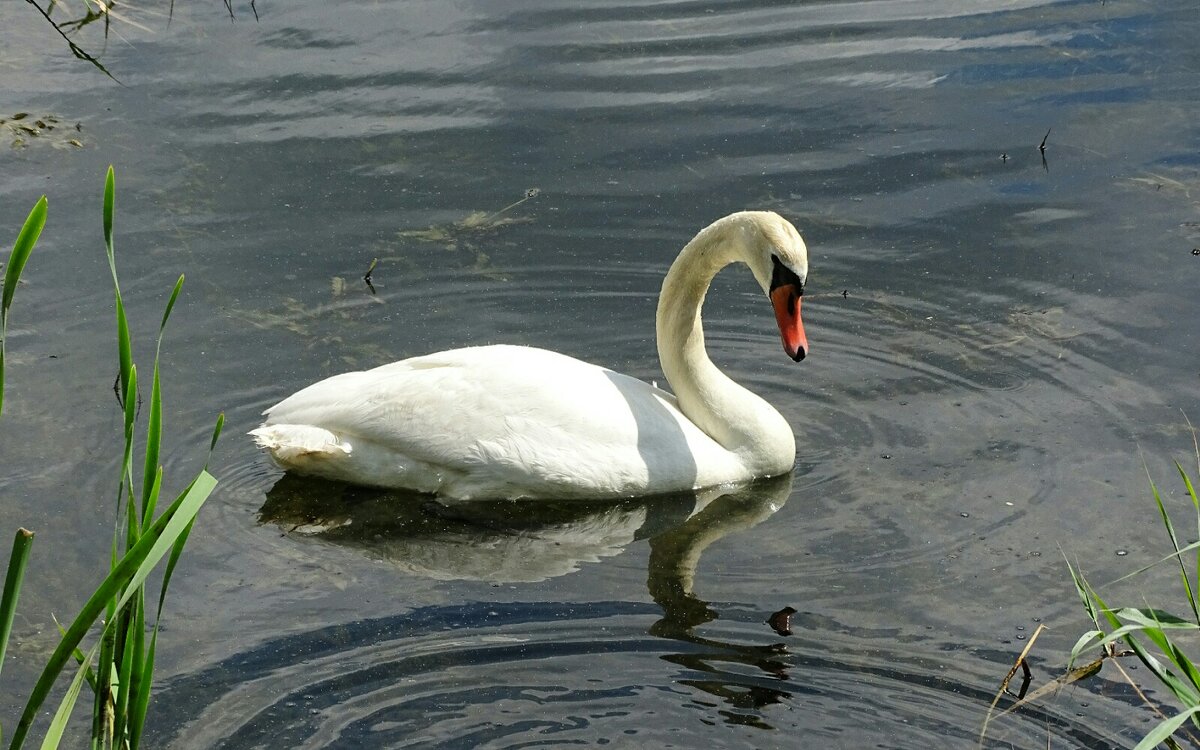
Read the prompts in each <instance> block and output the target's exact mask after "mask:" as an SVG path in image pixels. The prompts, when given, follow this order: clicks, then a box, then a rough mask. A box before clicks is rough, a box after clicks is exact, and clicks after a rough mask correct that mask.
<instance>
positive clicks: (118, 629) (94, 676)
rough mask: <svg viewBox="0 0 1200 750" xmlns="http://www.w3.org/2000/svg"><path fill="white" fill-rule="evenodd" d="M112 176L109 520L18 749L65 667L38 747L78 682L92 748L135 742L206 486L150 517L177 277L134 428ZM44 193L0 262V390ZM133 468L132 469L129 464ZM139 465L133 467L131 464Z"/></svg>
mask: <svg viewBox="0 0 1200 750" xmlns="http://www.w3.org/2000/svg"><path fill="white" fill-rule="evenodd" d="M114 200H115V179H114V175H113V170H112V167H109V169H108V174H107V177H106V179H105V185H104V212H103V225H104V244H105V250H106V253H107V256H108V264H109V269H110V271H111V272H112V281H113V290H114V295H115V306H116V323H117V353H118V362H119V376H118V385H117V392H118V398H119V401H120V404H121V407H122V410H123V413H124V430H123V433H124V441H123V450H122V454H121V463H120V473H119V476H118V477H115V479H117V483H116V484H117V487H116V498H115V500H116V502H115V508H116V523H115V525H114V527H113V536H112V544H111V553H110V555H109V561H108V567H109V572H108V575H107V576H106V577H105V578H104V580H103V581H102V582H101V583H100V585H99V586H98V587H97V588H96V590H95V591H94V592H93V593H92V595H91V596H90V597H89V598H88V600H87V602H86V603H85V604H84V605H83V608H82V609H81V611H80V612H79V614H78V616H76V618H75V619H74V620H73V621H72V622H71V623H70V624H69V625H68V626H67V627H66V628H60V629H61V631H62V639H61V640H60V641H59V643H58V646H57V647H56V648H55V650H54V652H53V654H52V655H51V656H50V658H49V660H48V661H47V663H46V665H45V668H44V669H43V670H42V673H41V675H40V677H39V678H38V680H37V682H36V683H35V685H34V687H33V691H32V693H31V695H30V697H29V700H28V702H27V703H26V705H25V709H24V711H23V712H22V714H21V716H20V718H19V720H18V721H17V725H16V727H15V729H14V730H13V733H12V738H11V741H10V744H9V747H10V748H19V747H22V746H23V745H24V743H25V740H26V739H27V738H28V736H29V734H30V732H31V730H32V728H33V722H34V719H35V718H36V717H37V716H38V714H39V712H40V710H41V708H42V706H43V705H44V704H45V702H46V700H47V699H48V697H49V696H50V693H51V691H52V689H53V688H54V686H55V684H56V682H57V680H58V678H59V676H60V675H61V674H62V673H63V672H64V671H66V670H67V669H68V666H69V665H71V666H72V668H73V670H74V675H73V677H72V679H71V682H70V685H69V686H68V688H67V690H66V693H65V695H64V696H63V697H62V699H61V701H60V703H59V705H58V708H57V710H56V711H55V713H54V716H53V718H52V720H51V722H50V725H49V727H48V728H47V730H46V734H45V738H44V740H43V743H42V747H43V748H54V747H58V745H59V743H60V742H61V741H62V739H63V737H64V734H65V732H66V729H67V724H68V720H69V719H70V717H71V714H72V712H73V710H74V708H75V704H76V703H77V702H78V699H79V696H80V694H81V692H82V688H83V685H84V684H85V683H86V684H87V685H88V687H89V688H90V689H91V691H92V694H93V701H92V716H91V732H90V734H91V747H92V748H114V747H116V748H131V749H133V748H137V747H138V745H139V743H140V739H141V734H142V730H143V727H144V726H145V721H146V714H147V709H148V707H149V703H150V688H151V685H152V683H153V674H154V659H155V651H156V647H157V644H158V631H159V623H160V621H161V617H162V610H163V605H164V603H165V601H166V596H167V589H168V586H169V584H170V581H171V576H172V573H173V572H174V570H175V566H176V564H177V563H178V561H179V556H180V554H181V553H182V552H183V548H184V545H185V544H186V542H187V539H188V536H189V534H190V532H191V529H192V524H193V523H194V522H195V518H196V514H197V513H198V512H199V510H200V507H201V506H202V505H203V504H204V501H205V500H206V499H207V498H208V496H209V494H210V493H211V492H212V490H213V488H214V487H215V486H216V479H214V478H213V477H212V475H211V474H209V473H208V471H207V465H206V466H205V468H204V469H202V470H201V471H200V473H199V474H198V475H197V476H196V477H195V478H194V479H193V480H192V481H191V482H190V483H188V485H187V486H186V487H185V488H184V489H183V491H182V492H180V493H179V494H178V495H177V496H176V497H175V498H174V499H173V500H172V501H171V502H170V503H169V504H168V505H167V507H166V508H165V509H163V510H162V512H161V513H158V514H157V515H156V512H157V511H158V507H159V504H160V494H161V492H162V488H163V467H162V465H161V464H160V463H159V450H160V447H161V439H162V419H163V402H162V388H161V381H160V373H159V361H158V360H159V357H158V355H159V351H160V350H161V347H162V336H163V331H164V330H165V328H166V324H167V320H168V319H169V317H170V315H171V309H172V308H173V307H174V304H175V301H176V299H177V298H178V296H179V292H180V290H181V289H182V287H183V277H182V276H180V277H179V280H178V281H177V282H176V284H175V287H174V289H173V290H172V291H171V295H170V298H169V299H168V301H167V304H166V309H165V310H164V312H163V316H162V320H161V322H160V324H159V329H158V339H157V343H156V346H155V354H154V365H153V369H152V373H153V374H152V377H151V381H150V399H149V403H148V414H147V416H146V420H145V425H144V427H143V428H142V429H141V435H140V436H139V435H138V432H139V430H138V421H139V420H138V417H139V415H140V412H141V406H142V399H141V396H140V390H139V385H138V383H139V381H138V370H137V366H136V365H135V364H134V362H133V355H132V349H133V347H132V341H131V337H130V329H129V321H128V319H127V318H126V315H125V306H124V302H123V301H122V298H121V288H120V284H119V282H118V279H117V266H116V259H115V254H114V250H113V214H114ZM45 219H46V199H45V198H44V197H43V198H42V199H41V200H39V201H38V203H37V204H36V205H35V206H34V208H33V210H32V211H31V212H30V214H29V218H28V219H27V220H26V222H25V226H24V228H23V229H22V230H21V233H20V234H19V235H18V239H17V242H16V244H15V245H14V249H13V252H12V253H11V254H10V256H9V261H8V265H7V267H6V269H5V279H4V295H3V306H2V310H3V319H2V321H0V393H2V390H3V389H2V386H3V364H4V362H3V356H2V351H3V345H4V342H3V331H4V328H3V327H4V325H5V324H6V323H7V317H8V311H9V307H10V305H11V302H12V296H13V292H14V291H15V289H16V286H17V283H18V281H19V279H20V275H21V271H22V270H23V268H24V266H25V263H26V261H27V260H28V258H29V256H30V254H31V252H32V250H33V248H34V245H35V244H36V242H37V238H38V235H39V234H40V232H41V229H42V227H43V226H44V224H45ZM2 403H3V402H2V401H0V405H2ZM223 421H224V416H223V415H221V416H218V418H217V422H216V427H215V428H214V430H213V434H212V441H211V442H210V444H209V452H210V454H211V451H212V449H213V446H215V444H216V441H217V438H218V437H219V435H220V432H221V427H222V424H223ZM139 438H140V442H141V443H142V446H143V453H142V455H141V456H139V458H140V461H135V443H137V442H139ZM135 465H136V468H135ZM138 469H140V471H138ZM32 541H33V534H32V533H31V532H29V531H27V530H25V529H20V530H18V531H17V534H16V538H15V540H14V543H13V551H12V554H11V556H10V558H9V563H8V571H7V575H6V578H5V585H4V592H3V596H2V598H0V667H2V666H3V656H4V651H5V646H6V645H7V642H8V636H9V633H10V631H11V626H12V621H13V616H14V613H15V610H16V605H17V600H18V598H19V594H20V591H21V585H22V579H23V577H24V571H25V567H26V563H27V562H28V559H29V555H30V552H31V547H32ZM164 557H166V558H167V562H166V566H165V569H164V570H163V573H162V582H161V584H160V586H159V590H158V593H157V600H155V599H154V598H151V599H149V600H148V599H147V591H146V580H147V578H148V577H149V575H150V573H151V572H152V571H153V570H154V569H155V568H156V567H157V565H158V563H159V562H160V561H161V560H162V559H163V558H164ZM89 634H91V636H92V638H93V639H94V643H93V645H92V646H91V647H90V648H89V649H88V651H87V652H86V653H85V652H84V650H83V647H82V644H83V642H84V640H85V638H87V637H88V636H89Z"/></svg>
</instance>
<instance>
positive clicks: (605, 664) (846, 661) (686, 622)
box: [154, 477, 1124, 748]
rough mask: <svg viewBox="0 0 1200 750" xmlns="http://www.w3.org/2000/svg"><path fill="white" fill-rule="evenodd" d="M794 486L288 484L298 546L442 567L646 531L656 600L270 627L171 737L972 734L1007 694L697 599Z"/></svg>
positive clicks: (400, 565) (1054, 718) (184, 684)
mask: <svg viewBox="0 0 1200 750" xmlns="http://www.w3.org/2000/svg"><path fill="white" fill-rule="evenodd" d="M791 488H792V479H791V477H782V478H778V479H774V480H767V481H762V482H757V483H753V484H750V485H746V486H742V487H736V488H724V489H719V490H714V491H711V492H707V493H694V494H693V493H689V494H687V495H672V496H660V497H656V498H643V499H631V500H627V501H620V502H610V503H579V502H562V503H557V502H545V501H538V502H532V501H531V502H490V503H484V502H474V503H459V504H455V505H453V506H445V505H442V504H440V503H438V502H436V501H435V500H433V499H432V498H430V497H419V496H403V497H400V496H397V493H390V492H381V491H372V490H364V489H362V488H357V487H350V486H346V485H340V484H335V483H331V482H323V481H313V480H307V479H298V478H292V477H284V478H283V479H281V480H280V482H279V483H278V484H276V485H275V487H274V488H273V489H272V490H271V492H270V493H269V494H268V496H267V499H266V502H265V503H264V505H263V506H262V508H261V510H260V520H261V522H263V523H270V524H275V525H277V526H279V527H280V528H282V529H283V530H284V531H285V532H286V533H288V534H289V535H291V536H293V537H296V543H297V544H301V545H305V544H310V545H311V544H314V543H322V544H336V545H339V546H343V547H347V548H350V549H354V550H358V551H361V552H362V553H363V554H365V555H369V556H372V557H374V558H377V559H379V560H382V561H385V562H386V563H387V564H390V565H394V566H396V568H397V569H398V571H403V573H405V574H413V575H420V576H427V577H432V578H436V579H440V580H445V579H456V578H471V579H476V580H490V581H537V580H542V579H544V578H547V577H550V576H556V575H563V574H565V573H569V572H571V571H572V570H574V569H575V568H577V567H578V566H579V564H580V563H582V562H585V561H594V560H598V559H600V558H603V557H609V556H613V555H617V554H620V553H621V552H622V551H623V550H624V549H625V548H626V547H627V546H628V545H630V544H631V543H634V542H637V541H639V540H646V541H647V542H648V545H649V560H648V570H647V579H646V580H647V589H648V591H649V595H650V598H651V599H653V602H654V604H651V603H649V602H646V601H615V600H607V599H598V600H596V601H587V602H529V601H513V602H494V601H491V602H467V603H463V604H451V605H438V606H427V607H420V608H417V609H413V610H411V611H408V612H404V613H402V614H396V615H391V616H386V617H380V618H371V619H364V620H359V621H355V622H350V623H346V624H339V625H331V626H327V627H322V628H318V629H315V630H311V631H307V632H303V633H299V634H293V635H288V636H283V637H275V638H271V639H269V640H266V641H264V642H261V643H259V644H257V645H255V646H253V647H251V648H249V649H247V650H245V651H243V652H241V653H238V654H236V655H234V656H231V657H228V658H226V659H224V660H222V661H220V662H218V663H216V664H214V665H212V666H210V667H207V668H205V669H202V670H200V671H197V672H194V673H191V674H186V675H183V676H180V677H178V678H176V679H174V680H173V681H171V682H170V683H168V684H167V685H166V686H165V689H164V690H163V691H162V692H161V693H160V694H159V696H158V698H157V706H158V707H159V709H160V710H161V713H160V714H159V715H157V716H156V721H157V722H159V723H158V726H161V727H168V728H170V730H169V731H170V732H171V736H161V737H157V738H156V740H155V742H154V744H155V745H156V746H172V747H184V746H186V747H189V748H200V747H220V748H242V747H265V748H285V747H286V748H291V747H301V746H303V747H399V746H404V747H413V746H415V747H435V746H436V747H463V748H466V747H480V746H520V745H523V744H526V743H530V742H536V743H539V744H540V743H544V742H550V743H555V742H557V743H565V744H588V745H593V744H601V743H605V742H612V741H617V742H621V741H624V742H636V743H637V744H638V746H665V745H674V746H683V747H688V746H701V745H703V744H704V743H706V742H709V743H711V742H712V740H713V736H712V732H713V731H714V727H723V728H724V729H723V730H722V731H723V732H725V733H726V734H725V735H724V736H722V738H721V742H720V744H721V745H722V746H734V747H761V746H762V743H763V742H764V741H768V742H771V741H773V740H764V738H766V737H770V736H774V737H780V736H782V735H777V734H774V733H776V732H783V733H786V735H787V736H791V737H796V736H807V737H811V738H813V739H821V738H824V739H825V740H827V741H829V742H836V743H847V742H848V743H851V744H839V745H838V746H866V745H868V744H872V743H874V744H879V743H880V742H882V743H883V744H884V745H886V746H893V747H909V746H914V744H912V743H916V742H918V741H919V740H920V738H921V737H926V738H927V737H928V736H930V735H929V734H928V733H929V732H935V733H937V736H942V737H954V738H956V739H958V740H961V741H974V739H975V734H974V732H975V731H976V728H977V727H978V725H979V722H980V721H981V720H982V716H983V714H984V712H985V711H986V708H987V705H988V704H989V703H990V701H991V698H992V693H991V692H990V690H991V688H990V687H981V686H980V685H979V684H972V682H971V681H970V675H966V674H962V675H960V674H957V673H956V672H954V671H949V672H948V671H946V669H945V668H944V666H942V665H931V664H929V663H927V661H923V660H922V659H919V658H916V657H912V656H910V655H908V654H906V653H905V651H904V646H903V644H900V643H895V644H893V645H892V646H890V647H881V645H880V634H879V633H878V632H874V631H871V630H870V629H868V628H864V627H860V626H856V625H853V624H850V623H839V622H834V621H832V620H830V619H828V618H825V617H822V616H819V615H815V614H811V613H804V612H801V613H797V614H796V615H795V617H794V618H793V628H794V630H795V632H796V636H795V637H793V638H790V639H788V642H786V643H785V642H782V639H781V637H780V636H779V635H777V634H776V633H774V632H772V631H771V629H770V628H768V627H767V625H766V623H765V622H764V620H765V619H766V615H767V613H766V612H762V611H758V610H757V609H756V608H754V607H748V606H747V605H740V604H737V603H718V602H712V601H709V600H707V599H705V598H704V597H703V595H702V593H700V592H698V591H697V579H698V571H699V569H700V563H701V558H702V556H703V554H704V552H705V550H706V549H707V548H709V547H711V546H712V545H713V544H716V543H718V542H720V541H722V540H726V539H729V538H731V537H734V538H736V537H738V536H739V535H742V539H741V540H740V541H741V542H742V543H752V542H751V540H749V539H747V538H746V537H745V536H744V532H746V531H747V530H749V529H751V528H753V527H754V526H756V525H758V524H759V523H761V522H763V521H764V520H766V519H768V518H769V517H770V516H771V515H772V514H773V513H775V511H777V510H778V509H779V508H780V507H782V506H783V505H784V504H785V503H786V502H787V500H788V496H789V494H790V492H791ZM318 540H319V542H318ZM700 578H703V577H702V576H700ZM398 585H399V586H400V588H401V589H402V587H403V581H402V580H399V581H398ZM814 585H819V582H815V583H814ZM885 638H886V635H885ZM856 717H857V718H856ZM1006 721H1007V725H1005V726H1001V727H1000V728H999V729H997V730H995V731H994V734H995V736H996V737H997V739H996V740H995V741H992V740H990V739H989V741H988V742H986V743H985V744H984V745H983V746H984V747H1006V748H1007V747H1036V746H1039V744H1041V745H1042V746H1044V742H1045V741H1046V738H1047V737H1048V736H1056V737H1060V738H1069V741H1071V742H1073V743H1076V744H1078V743H1083V744H1085V745H1086V746H1087V747H1092V748H1110V747H1113V748H1115V747H1123V746H1124V745H1121V744H1112V743H1110V742H1109V741H1108V740H1106V739H1105V738H1103V737H1097V736H1092V735H1090V734H1089V733H1088V730H1087V729H1086V728H1085V727H1081V726H1080V725H1079V723H1078V722H1077V721H1075V720H1073V719H1072V718H1069V717H1068V716H1066V715H1064V716H1059V715H1057V714H1056V713H1054V712H1053V711H1043V710H1041V709H1034V710H1032V711H1028V712H1026V713H1025V714H1024V715H1023V716H1018V717H1011V719H1008V720H1006ZM763 732H770V733H772V734H770V735H764V734H763ZM747 733H749V734H747ZM801 733H802V734H801Z"/></svg>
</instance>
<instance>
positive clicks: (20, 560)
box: [0, 529, 33, 670]
mask: <svg viewBox="0 0 1200 750" xmlns="http://www.w3.org/2000/svg"><path fill="white" fill-rule="evenodd" d="M32 546H33V532H32V531H29V530H28V529H17V534H16V536H15V537H13V546H12V554H10V555H9V556H8V573H7V574H5V576H4V593H3V595H0V670H3V669H4V655H5V652H7V650H8V637H9V635H10V634H11V633H12V624H13V618H14V617H15V616H16V614H17V599H19V598H20V596H21V581H22V580H23V579H24V578H25V567H26V565H27V564H28V563H29V550H30V548H31V547H32Z"/></svg>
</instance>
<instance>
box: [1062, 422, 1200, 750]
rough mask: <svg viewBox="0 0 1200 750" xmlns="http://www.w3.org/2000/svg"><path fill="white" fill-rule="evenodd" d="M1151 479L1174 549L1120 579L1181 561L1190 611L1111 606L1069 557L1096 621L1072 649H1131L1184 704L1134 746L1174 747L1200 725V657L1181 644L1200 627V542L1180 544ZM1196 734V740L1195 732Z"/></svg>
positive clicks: (1198, 508) (1190, 491)
mask: <svg viewBox="0 0 1200 750" xmlns="http://www.w3.org/2000/svg"><path fill="white" fill-rule="evenodd" d="M1194 437H1195V435H1194V434H1193V438H1194ZM1196 456H1197V464H1198V465H1200V447H1198V448H1197V451H1196ZM1175 468H1176V470H1177V471H1178V472H1179V477H1180V479H1181V480H1182V482H1183V487H1184V490H1185V492H1186V494H1187V497H1188V498H1189V499H1190V500H1191V504H1192V509H1193V511H1194V512H1195V514H1196V534H1197V537H1198V538H1200V499H1197V496H1196V487H1195V485H1194V484H1193V483H1192V480H1191V478H1190V477H1189V476H1188V473H1187V471H1185V470H1184V468H1183V466H1182V465H1181V464H1180V463H1179V462H1178V461H1176V462H1175ZM1147 478H1148V479H1149V481H1150V491H1151V493H1152V494H1153V495H1154V502H1155V504H1156V505H1157V506H1158V512H1159V516H1160V518H1161V519H1162V524H1163V527H1164V528H1165V529H1166V532H1167V537H1168V538H1169V539H1170V543H1171V549H1172V550H1173V551H1172V552H1171V554H1169V555H1167V556H1166V557H1164V558H1162V559H1161V560H1158V561H1157V562H1155V563H1153V564H1151V565H1148V566H1146V567H1144V568H1141V569H1140V570H1137V571H1134V572H1133V573H1130V574H1129V575H1127V576H1125V577H1124V578H1121V579H1119V580H1122V581H1123V580H1125V579H1127V578H1131V577H1133V576H1136V575H1138V574H1140V573H1143V572H1145V571H1146V570H1149V569H1150V568H1152V567H1155V566H1157V565H1160V564H1162V563H1170V562H1172V561H1173V563H1174V564H1177V565H1178V566H1179V581H1180V589H1179V593H1180V594H1182V597H1181V599H1182V601H1183V602H1184V603H1185V604H1186V607H1187V614H1186V616H1184V617H1179V616H1176V615H1174V614H1171V613H1169V612H1166V611H1164V610H1162V609H1158V608H1155V607H1151V606H1149V605H1148V604H1147V605H1146V606H1143V607H1112V606H1109V605H1108V603H1107V602H1106V601H1105V600H1104V599H1103V598H1102V597H1101V596H1100V594H1099V593H1098V592H1097V591H1096V589H1095V587H1093V586H1092V585H1091V584H1089V583H1088V581H1087V579H1086V578H1085V577H1084V575H1083V573H1082V572H1081V571H1080V570H1079V569H1078V568H1077V567H1076V566H1072V565H1071V564H1070V561H1068V562H1067V568H1068V570H1070V573H1071V578H1072V580H1074V582H1075V589H1076V591H1077V592H1078V594H1079V599H1080V601H1081V602H1082V603H1083V607H1084V610H1085V611H1086V612H1087V614H1088V617H1089V618H1090V619H1091V620H1092V623H1093V624H1094V625H1095V627H1094V629H1093V630H1089V631H1088V632H1087V633H1084V634H1083V636H1082V637H1080V639H1079V640H1078V641H1077V642H1076V644H1075V647H1074V648H1073V649H1072V650H1071V661H1072V663H1074V662H1075V661H1076V660H1077V659H1078V658H1079V657H1080V656H1082V655H1083V654H1084V653H1085V652H1089V651H1093V650H1097V649H1099V650H1100V652H1101V658H1102V659H1104V658H1114V657H1118V656H1125V655H1128V654H1129V652H1132V655H1135V656H1137V658H1138V659H1139V660H1140V661H1141V662H1142V664H1144V665H1145V666H1146V668H1147V669H1148V670H1149V671H1150V674H1151V675H1153V676H1154V678H1155V680H1157V681H1158V683H1160V685H1161V686H1162V687H1163V688H1165V689H1166V690H1167V691H1169V692H1170V694H1171V695H1174V696H1175V698H1176V700H1178V701H1179V703H1180V704H1182V710H1181V711H1180V712H1179V713H1177V714H1176V715H1175V716H1172V717H1170V718H1167V717H1166V716H1165V715H1164V716H1163V720H1162V721H1161V722H1159V724H1158V725H1157V726H1155V727H1154V729H1153V730H1151V731H1150V732H1149V733H1148V734H1147V735H1146V736H1145V737H1144V738H1143V739H1142V741H1141V742H1139V743H1138V745H1137V747H1136V748H1135V750H1150V749H1151V748H1154V747H1157V746H1158V745H1160V744H1166V745H1167V746H1168V747H1172V748H1175V747H1179V745H1178V743H1177V742H1176V740H1175V739H1174V738H1172V735H1173V734H1175V733H1176V732H1177V731H1180V730H1181V728H1182V727H1183V725H1184V724H1187V723H1189V722H1190V723H1191V724H1192V725H1193V727H1195V728H1197V729H1200V717H1198V715H1200V660H1198V659H1196V658H1193V657H1192V656H1189V655H1188V654H1187V653H1186V652H1185V651H1184V649H1183V645H1182V639H1184V638H1186V637H1189V636H1191V637H1192V639H1191V640H1192V643H1194V636H1195V635H1196V632H1197V631H1200V599H1198V598H1197V596H1198V592H1200V542H1193V543H1191V544H1188V545H1186V546H1182V547H1181V546H1180V544H1179V535H1178V534H1177V533H1176V531H1175V525H1174V523H1173V522H1172V521H1171V516H1170V514H1169V513H1168V512H1167V507H1166V505H1165V504H1164V503H1163V499H1162V496H1161V495H1160V494H1159V491H1158V487H1157V486H1156V485H1155V483H1154V480H1153V479H1152V478H1150V477H1149V472H1147ZM1114 583H1115V581H1114ZM1102 623H1103V624H1102ZM1106 627H1107V628H1108V629H1107V630H1106ZM1121 645H1123V646H1126V647H1128V649H1129V652H1125V653H1121V652H1120V651H1119V650H1118V648H1119V646H1121ZM1122 671H1123V670H1122ZM1134 689H1135V690H1137V691H1138V692H1139V693H1141V690H1140V689H1139V688H1138V686H1137V685H1134ZM1155 710H1156V711H1157V709H1155ZM1160 715H1161V712H1160ZM1191 739H1192V741H1194V736H1193V737H1192V738H1191Z"/></svg>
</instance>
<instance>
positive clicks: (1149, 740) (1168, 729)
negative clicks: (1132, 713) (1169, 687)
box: [1133, 706, 1200, 750]
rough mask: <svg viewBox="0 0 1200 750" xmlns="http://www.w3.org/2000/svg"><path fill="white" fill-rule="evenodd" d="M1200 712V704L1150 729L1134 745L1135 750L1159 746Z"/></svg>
mask: <svg viewBox="0 0 1200 750" xmlns="http://www.w3.org/2000/svg"><path fill="white" fill-rule="evenodd" d="M1197 713H1200V706H1195V707H1193V708H1189V709H1188V710H1186V711H1183V712H1181V713H1180V714H1179V715H1177V716H1172V717H1171V718H1169V719H1167V720H1166V721H1164V722H1163V723H1161V724H1159V725H1158V726H1156V727H1155V728H1154V729H1152V730H1150V733H1149V734H1147V735H1146V736H1145V737H1143V738H1142V741H1141V742H1139V743H1137V745H1135V746H1134V748H1133V750H1153V749H1154V748H1156V747H1158V746H1159V745H1160V744H1162V742H1163V741H1164V740H1166V739H1167V738H1168V737H1170V736H1171V735H1172V734H1174V733H1175V730H1176V729H1178V728H1179V727H1181V726H1183V724H1184V722H1186V721H1187V720H1188V719H1190V718H1192V717H1193V716H1195V715H1196V714H1197Z"/></svg>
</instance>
